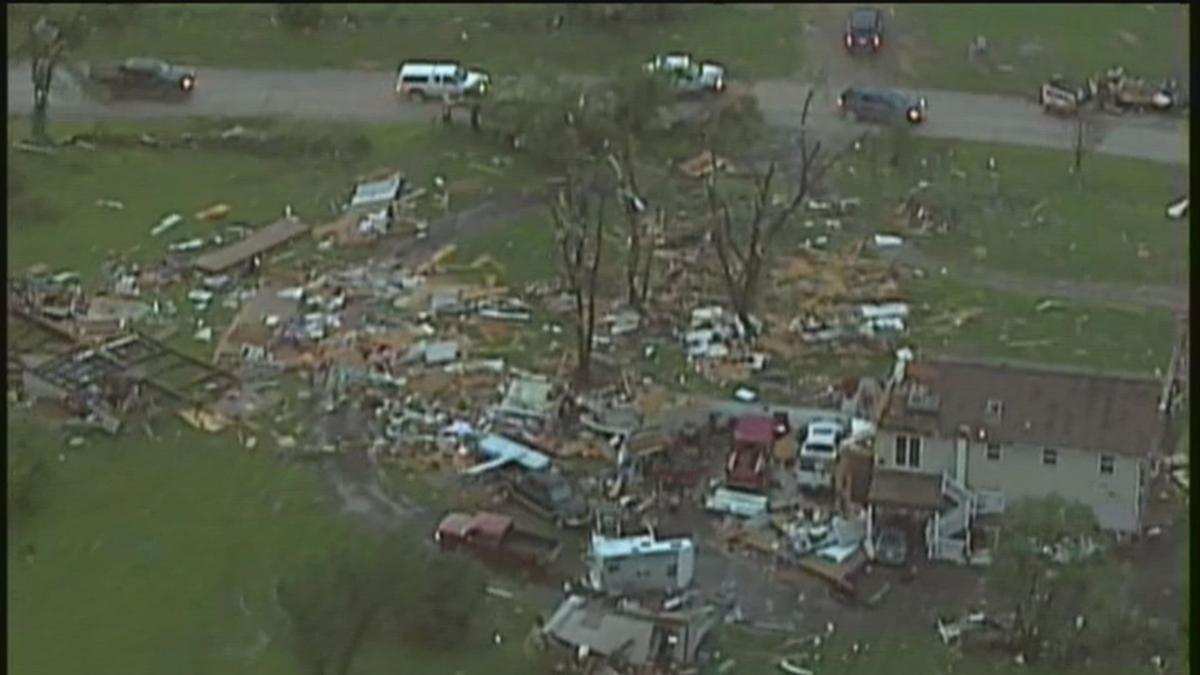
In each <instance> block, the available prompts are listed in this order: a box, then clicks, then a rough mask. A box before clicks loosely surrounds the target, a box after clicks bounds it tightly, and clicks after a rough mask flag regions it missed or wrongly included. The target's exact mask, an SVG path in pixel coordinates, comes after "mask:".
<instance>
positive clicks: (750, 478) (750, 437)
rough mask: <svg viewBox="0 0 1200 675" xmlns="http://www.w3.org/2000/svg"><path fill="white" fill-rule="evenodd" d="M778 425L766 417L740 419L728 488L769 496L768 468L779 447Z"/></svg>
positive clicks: (728, 466)
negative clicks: (777, 441) (775, 449)
mask: <svg viewBox="0 0 1200 675" xmlns="http://www.w3.org/2000/svg"><path fill="white" fill-rule="evenodd" d="M778 424H779V423H778V421H777V420H776V419H774V418H772V417H766V416H746V417H740V418H738V420H737V421H736V422H734V425H733V449H732V450H730V452H729V459H728V461H726V463H725V485H726V487H730V488H733V489H735V490H744V491H746V492H758V493H762V492H765V491H766V489H767V482H768V478H769V475H768V472H767V464H768V462H769V460H770V457H771V448H773V447H774V446H775V438H776V426H777V425H778Z"/></svg>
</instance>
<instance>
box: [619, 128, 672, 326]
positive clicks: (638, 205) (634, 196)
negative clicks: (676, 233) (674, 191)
mask: <svg viewBox="0 0 1200 675" xmlns="http://www.w3.org/2000/svg"><path fill="white" fill-rule="evenodd" d="M608 162H609V165H610V166H612V170H613V173H614V174H615V175H616V179H617V199H618V201H619V202H620V203H621V204H622V205H623V208H622V210H623V211H624V213H625V232H626V244H627V251H626V258H625V298H626V301H627V302H628V303H629V306H630V307H633V308H634V309H635V310H637V311H638V312H641V311H642V310H643V309H644V307H645V303H646V299H647V298H648V297H649V295H650V268H651V263H652V261H653V259H654V250H655V247H656V242H657V236H656V235H657V234H658V233H661V232H663V231H665V229H666V224H667V210H666V209H665V208H663V207H662V206H657V207H655V209H654V215H653V220H651V215H650V214H649V213H648V210H649V209H648V207H647V205H646V202H645V200H644V199H643V198H642V191H641V188H640V187H639V186H638V181H637V169H636V166H635V164H636V158H635V157H634V153H633V140H632V139H631V138H629V137H628V136H626V140H625V143H624V144H623V145H622V148H621V151H620V153H619V156H618V154H614V153H609V155H608Z"/></svg>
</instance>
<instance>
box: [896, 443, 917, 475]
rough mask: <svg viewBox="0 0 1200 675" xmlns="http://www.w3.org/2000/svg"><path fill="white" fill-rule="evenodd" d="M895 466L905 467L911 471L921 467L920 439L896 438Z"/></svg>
mask: <svg viewBox="0 0 1200 675" xmlns="http://www.w3.org/2000/svg"><path fill="white" fill-rule="evenodd" d="M896 466H907V467H909V468H912V469H916V468H918V467H920V466H921V439H920V437H918V436H897V437H896Z"/></svg>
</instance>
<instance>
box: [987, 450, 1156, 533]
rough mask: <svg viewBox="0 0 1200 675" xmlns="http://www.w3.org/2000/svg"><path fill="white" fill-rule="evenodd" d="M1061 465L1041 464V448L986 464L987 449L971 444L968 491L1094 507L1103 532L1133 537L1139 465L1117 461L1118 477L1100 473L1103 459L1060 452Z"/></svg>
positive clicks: (1122, 458)
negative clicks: (1056, 497)
mask: <svg viewBox="0 0 1200 675" xmlns="http://www.w3.org/2000/svg"><path fill="white" fill-rule="evenodd" d="M1055 450H1057V452H1058V463H1057V465H1055V466H1046V465H1044V464H1043V463H1042V448H1041V447H1033V446H1020V445H1005V446H1002V447H1001V448H1000V459H999V460H989V459H988V458H987V444H986V443H982V442H976V441H972V442H971V444H970V447H969V449H968V451H967V456H968V458H969V459H968V463H967V485H968V486H969V487H970V488H972V489H985V490H998V491H1000V492H1003V493H1004V494H1005V496H1006V497H1007V499H1008V503H1009V504H1012V503H1013V502H1014V501H1016V500H1018V499H1021V498H1022V497H1041V496H1045V495H1049V494H1055V493H1057V494H1059V495H1060V496H1062V497H1064V498H1066V499H1072V500H1078V501H1081V502H1083V503H1084V504H1087V505H1089V506H1091V507H1092V509H1093V510H1094V511H1095V513H1096V520H1097V521H1098V522H1099V523H1100V526H1101V527H1103V528H1105V529H1109V530H1118V531H1122V532H1132V531H1136V530H1137V529H1138V507H1137V505H1136V501H1137V494H1138V489H1137V484H1138V481H1139V480H1140V475H1139V465H1138V461H1137V460H1135V459H1132V458H1129V457H1126V456H1122V455H1115V456H1114V457H1113V473H1112V474H1111V475H1103V474H1101V473H1100V454H1099V453H1095V452H1090V451H1081V450H1071V449H1067V448H1055Z"/></svg>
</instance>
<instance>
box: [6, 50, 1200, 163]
mask: <svg viewBox="0 0 1200 675" xmlns="http://www.w3.org/2000/svg"><path fill="white" fill-rule="evenodd" d="M392 86H393V76H392V74H391V73H390V72H386V71H381V72H369V71H338V70H316V71H305V72H296V71H269V70H232V69H220V68H213V69H205V70H202V71H201V72H200V75H199V84H198V87H197V91H196V94H195V96H194V97H193V98H192V100H191V101H188V102H185V103H152V102H136V103H135V102H120V103H112V104H107V105H106V104H101V103H96V102H92V101H88V100H85V99H84V98H83V97H82V96H80V95H79V93H78V92H77V91H73V90H71V88H70V87H69V86H68V85H64V86H63V87H60V88H58V90H57V91H55V92H54V93H53V94H52V95H51V116H52V118H54V119H74V120H79V119H85V120H86V119H103V118H109V119H113V118H120V119H134V120H137V119H154V118H163V117H188V116H218V115H220V116H246V117H251V116H283V117H300V118H307V119H329V120H333V119H338V120H344V121H345V120H349V121H356V122H422V121H429V120H432V119H433V118H434V117H435V116H436V113H437V110H436V106H431V105H419V104H412V103H405V102H400V101H397V100H396V99H395V97H394V96H393V94H392ZM840 88H841V87H840V86H838V85H837V84H836V83H831V85H830V87H829V91H830V94H831V95H830V96H825V95H824V93H822V95H821V96H818V97H816V99H814V105H813V110H812V111H811V113H810V116H809V121H810V125H811V127H812V128H813V129H814V130H815V131H818V132H822V131H831V132H837V131H842V132H846V131H849V130H850V129H851V126H850V125H851V123H849V122H844V121H842V120H840V119H839V118H838V117H837V115H836V114H835V111H834V107H833V105H832V102H831V101H830V100H829V99H831V98H832V96H833V95H836V92H837V91H839V90H840ZM751 90H752V92H753V93H754V94H755V96H757V97H758V100H759V104H760V106H761V108H762V110H763V113H764V115H765V116H766V118H767V121H768V122H769V123H770V124H772V125H775V126H782V127H792V126H796V125H797V124H798V123H799V118H800V110H801V107H802V106H803V103H804V96H805V93H806V91H807V85H805V84H803V83H797V82H792V81H787V80H765V81H761V82H758V83H755V84H754V85H753V86H752V87H751ZM921 94H922V95H924V96H925V97H926V98H927V99H928V101H929V106H930V118H929V121H928V123H927V124H925V125H923V126H922V127H920V128H919V129H918V130H917V135H919V136H927V137H930V138H950V139H961V140H974V141H995V142H1002V143H1015V144H1022V145H1031V146H1040V147H1051V148H1064V149H1067V148H1070V145H1071V138H1072V133H1071V129H1070V124H1069V123H1068V122H1065V121H1062V120H1057V119H1054V118H1051V117H1047V116H1046V115H1044V114H1042V112H1041V111H1040V110H1039V108H1038V107H1037V106H1036V105H1035V104H1034V103H1033V102H1032V101H1025V100H1021V99H1013V98H1005V97H999V96H987V95H979V94H965V93H960V92H949V91H937V90H927V91H922V92H921ZM32 99H33V96H32V84H31V82H30V77H29V68H28V66H27V65H25V64H16V65H10V66H9V69H8V113H9V115H14V114H16V115H22V114H28V113H29V111H30V108H31V107H32ZM1103 126H1104V129H1103V138H1102V139H1101V140H1100V141H1099V143H1098V144H1097V146H1096V147H1095V148H1094V151H1095V152H1101V153H1107V154H1112V155H1121V156H1126V157H1138V158H1143V159H1150V160H1155V161H1160V162H1167V163H1172V164H1187V163H1188V153H1187V139H1186V134H1187V124H1186V120H1184V119H1182V118H1168V117H1158V116H1152V115H1145V116H1129V117H1107V118H1105V123H1104V125H1103Z"/></svg>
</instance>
